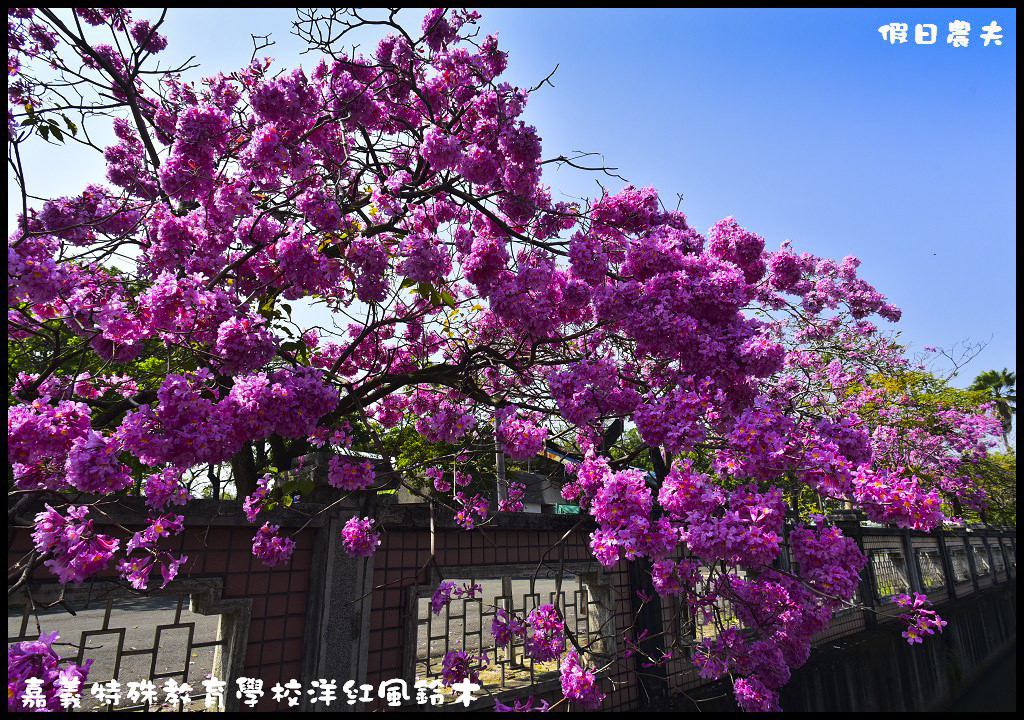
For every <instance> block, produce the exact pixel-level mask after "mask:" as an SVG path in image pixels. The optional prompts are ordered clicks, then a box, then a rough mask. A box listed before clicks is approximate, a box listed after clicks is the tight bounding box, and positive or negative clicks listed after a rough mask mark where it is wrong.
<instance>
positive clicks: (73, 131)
mask: <svg viewBox="0 0 1024 720" xmlns="http://www.w3.org/2000/svg"><path fill="white" fill-rule="evenodd" d="M61 117H62V118H64V124H65V125H67V126H68V130H70V131H71V134H72V135H78V126H77V125H75V124H74V123H73V122H71V120H69V119H68V116H67V115H64V114H63V113H61Z"/></svg>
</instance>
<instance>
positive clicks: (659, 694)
mask: <svg viewBox="0 0 1024 720" xmlns="http://www.w3.org/2000/svg"><path fill="white" fill-rule="evenodd" d="M629 589H630V595H631V597H630V605H631V608H632V610H633V617H634V626H633V627H634V629H635V628H636V627H637V626H639V627H640V628H641V632H642V631H643V630H647V631H648V632H647V637H646V638H644V639H643V640H641V641H640V642H639V643H638V644H639V646H640V649H641V650H642V651H643V652H644V653H645V654H646V655H647V656H648V657H650V658H651V660H652V661H654V664H653V665H652V667H649V668H644V671H643V672H642V673H641V672H640V671H639V670H637V669H635V668H634V672H635V673H636V674H637V677H638V678H639V681H640V689H641V690H643V692H644V693H645V694H646V696H647V699H648V700H653V699H655V698H663V697H666V696H667V695H668V675H667V674H666V672H665V666H664V665H662V664H659V663H658V662H657V661H658V660H659V659H660V658H661V657H662V655H663V654H664V652H665V643H664V638H665V633H664V627H663V624H662V613H661V596H660V595H658V593H657V592H656V591H655V590H654V582H653V581H652V580H651V564H650V562H648V561H646V560H640V559H637V560H634V561H633V562H631V563H630V564H629ZM640 592H642V593H643V594H644V597H648V598H651V599H650V601H649V602H644V601H642V600H641V599H640V596H639V593H640ZM633 634H634V636H636V635H639V634H640V633H638V632H635V631H634V633H633ZM636 662H640V660H639V658H637V660H636Z"/></svg>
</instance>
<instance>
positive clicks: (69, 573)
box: [32, 505, 120, 583]
mask: <svg viewBox="0 0 1024 720" xmlns="http://www.w3.org/2000/svg"><path fill="white" fill-rule="evenodd" d="M88 514H89V508H87V507H84V506H79V507H76V506H74V505H72V506H70V507H68V509H67V515H66V516H64V515H61V514H60V513H59V512H57V511H56V510H54V509H53V508H52V507H50V506H49V505H47V506H46V510H45V511H44V512H41V513H39V514H38V515H36V517H35V524H36V527H35V530H33V531H32V540H33V541H35V546H36V550H37V551H39V554H40V555H43V556H46V557H47V558H48V559H47V560H46V561H45V562H44V563H43V564H44V565H46V567H48V568H49V569H50V571H51V572H53V574H54V575H56V576H57V579H58V580H60V582H61V583H69V582H75V583H80V582H82V581H83V580H86V579H87V578H89V577H91V576H92V575H94V574H95V573H97V572H98V571H100V570H102V569H103V568H105V567H107V565H108V564H109V563H110V560H111V558H113V557H114V553H116V552H117V549H118V546H119V545H120V541H119V540H117V539H116V538H112V537H109V536H107V535H102V534H100V533H97V532H95V531H93V526H92V520H86V519H85V517H86V515H88Z"/></svg>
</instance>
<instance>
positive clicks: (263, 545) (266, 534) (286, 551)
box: [252, 523, 295, 567]
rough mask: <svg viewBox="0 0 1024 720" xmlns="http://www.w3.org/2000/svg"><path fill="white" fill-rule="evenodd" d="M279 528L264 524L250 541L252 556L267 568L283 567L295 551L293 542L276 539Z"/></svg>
mask: <svg viewBox="0 0 1024 720" xmlns="http://www.w3.org/2000/svg"><path fill="white" fill-rule="evenodd" d="M280 529H281V528H280V526H278V525H271V524H270V523H264V524H263V527H261V528H260V529H259V531H258V532H257V533H256V536H255V537H254V538H253V539H252V554H253V555H254V556H256V557H257V558H259V560H260V561H261V562H262V563H263V564H264V565H266V566H267V567H276V566H278V565H284V564H285V563H286V562H288V560H290V559H291V556H292V553H293V552H294V551H295V541H294V540H292V539H291V538H282V537H278V535H277V532H278V530H280Z"/></svg>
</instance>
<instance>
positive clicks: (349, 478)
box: [327, 455, 377, 492]
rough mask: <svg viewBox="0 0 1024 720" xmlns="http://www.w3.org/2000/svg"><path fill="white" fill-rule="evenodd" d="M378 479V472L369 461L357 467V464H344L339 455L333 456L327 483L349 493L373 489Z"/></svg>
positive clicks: (329, 463) (329, 464) (329, 465)
mask: <svg viewBox="0 0 1024 720" xmlns="http://www.w3.org/2000/svg"><path fill="white" fill-rule="evenodd" d="M376 479H377V470H376V468H375V467H374V466H373V463H372V462H370V461H369V460H366V461H365V462H363V463H361V464H359V465H356V464H355V463H349V462H342V460H341V458H339V457H338V456H337V455H331V459H330V461H329V462H328V469H327V483H328V484H329V485H330V486H331V487H336V488H339V489H341V490H346V491H349V492H352V491H355V490H365V489H366V488H368V487H371V486H372V485H373V483H374V482H375V481H376Z"/></svg>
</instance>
